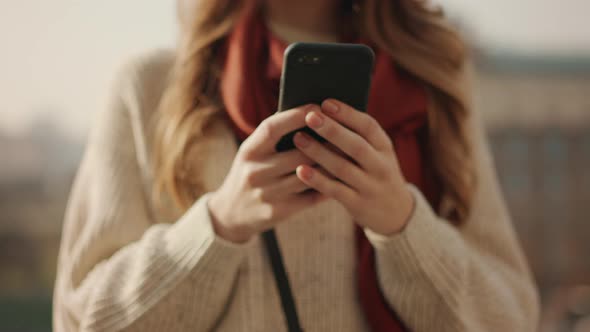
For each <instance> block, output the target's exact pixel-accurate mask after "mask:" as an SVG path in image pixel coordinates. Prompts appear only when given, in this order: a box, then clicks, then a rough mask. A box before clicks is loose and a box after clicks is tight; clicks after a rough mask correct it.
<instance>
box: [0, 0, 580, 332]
mask: <svg viewBox="0 0 590 332" xmlns="http://www.w3.org/2000/svg"><path fill="white" fill-rule="evenodd" d="M436 3H438V4H440V5H442V6H443V8H444V9H445V11H446V12H447V14H448V16H449V18H450V19H451V20H452V21H453V23H454V24H455V25H456V26H457V28H458V29H459V30H461V31H462V33H463V34H464V36H465V38H466V39H467V40H468V42H469V44H470V46H471V48H472V50H473V55H474V60H475V63H476V68H477V76H476V80H475V82H476V86H475V95H476V97H475V100H476V104H477V108H478V111H479V112H482V113H483V118H484V119H485V125H486V128H487V132H488V135H489V137H490V143H491V146H492V149H493V152H494V154H495V160H496V165H497V169H498V173H499V177H500V180H501V184H502V187H503V190H504V193H505V195H506V196H505V197H506V200H507V202H508V205H509V208H510V210H511V214H512V216H513V220H514V224H515V227H516V229H517V231H518V234H519V237H520V240H521V241H522V245H523V247H524V249H525V251H526V254H527V257H528V259H529V262H530V265H531V267H532V269H533V271H534V273H535V278H536V281H537V284H538V287H539V289H540V292H541V296H542V300H543V315H542V323H541V331H551V332H553V331H556V332H557V331H575V332H580V331H590V257H589V256H590V20H589V19H588V15H590V1H588V0H562V1H555V0H495V1H485V2H481V1H473V0H437V1H436ZM176 28H177V27H176V13H175V5H174V2H173V1H145V0H143V1H140V0H127V1H120V0H119V1H115V0H101V1H79V0H77V1H74V0H52V1H47V0H18V1H17V0H0V42H1V44H0V45H2V46H1V47H2V52H1V54H2V55H1V57H0V59H1V61H0V91H1V94H0V96H1V98H0V115H1V116H0V331H4V330H6V331H48V330H51V292H52V287H53V280H54V275H55V265H56V256H57V250H58V246H59V240H60V232H61V223H62V217H63V213H64V207H65V204H66V202H67V195H68V191H69V186H70V185H71V181H72V178H73V176H74V175H75V172H76V168H77V164H78V162H79V160H80V157H81V154H82V152H83V149H84V144H85V139H86V135H87V132H88V129H89V128H90V127H91V126H92V122H93V118H94V115H95V114H96V112H97V111H98V110H100V109H101V108H102V107H103V105H104V103H105V100H106V93H107V91H108V87H109V84H110V82H111V80H112V79H113V73H114V71H115V70H116V68H117V67H119V66H120V65H121V63H122V62H125V61H126V60H128V59H129V58H130V57H132V56H133V55H135V54H139V53H142V52H144V51H146V50H149V49H153V48H168V47H173V45H174V44H175V38H176V33H177V29H176Z"/></svg>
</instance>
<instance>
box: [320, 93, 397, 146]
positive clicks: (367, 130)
mask: <svg viewBox="0 0 590 332" xmlns="http://www.w3.org/2000/svg"><path fill="white" fill-rule="evenodd" d="M322 111H324V112H325V113H326V114H327V115H329V116H330V117H331V118H333V119H334V120H336V121H338V122H340V123H341V124H343V125H345V126H346V127H348V128H350V129H352V130H353V131H354V132H356V133H357V134H359V135H360V136H361V137H363V138H364V139H365V140H367V142H369V144H371V145H372V146H373V147H374V148H375V149H376V150H378V151H389V150H391V149H392V148H393V145H392V143H391V139H390V138H389V136H388V135H387V133H385V131H384V130H383V128H381V125H379V123H378V122H377V120H375V118H373V117H372V116H370V115H369V114H367V113H365V112H359V111H358V110H355V109H354V108H352V107H350V106H349V105H347V104H345V103H343V102H341V101H338V100H336V99H326V100H324V102H323V103H322Z"/></svg>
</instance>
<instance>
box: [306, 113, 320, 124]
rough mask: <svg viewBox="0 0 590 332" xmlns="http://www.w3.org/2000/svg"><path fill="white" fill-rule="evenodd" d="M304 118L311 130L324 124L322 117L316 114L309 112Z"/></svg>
mask: <svg viewBox="0 0 590 332" xmlns="http://www.w3.org/2000/svg"><path fill="white" fill-rule="evenodd" d="M305 118H306V120H307V124H308V125H309V126H310V127H312V128H320V127H321V126H322V125H323V124H324V117H323V116H322V115H320V113H318V112H311V113H309V114H307V116H306V117H305Z"/></svg>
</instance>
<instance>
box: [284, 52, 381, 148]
mask: <svg viewBox="0 0 590 332" xmlns="http://www.w3.org/2000/svg"><path fill="white" fill-rule="evenodd" d="M374 58H375V54H374V53H373V50H371V48H369V47H368V46H365V45H362V44H343V43H294V44H291V45H289V47H287V49H286V50H285V55H284V61H283V71H282V74H281V85H280V92H279V106H278V110H277V112H282V111H286V110H289V109H292V108H295V107H298V106H302V105H305V104H311V103H313V104H318V105H319V104H321V103H322V102H323V101H324V100H326V99H328V98H334V99H338V100H340V101H342V102H344V103H346V104H348V105H350V106H352V107H354V108H355V109H357V110H358V111H361V112H365V111H366V108H367V101H368V99H369V90H370V88H371V76H372V72H373V62H374ZM298 131H304V132H306V133H308V134H309V135H310V136H312V137H313V138H315V139H316V140H318V141H320V142H325V139H324V138H323V137H321V136H319V135H318V134H316V133H315V132H314V131H313V130H312V129H311V128H309V127H307V126H306V127H303V128H300V129H297V130H294V131H292V132H290V133H288V134H286V135H285V136H283V137H282V138H281V139H280V140H279V142H278V143H277V144H276V146H275V149H276V151H278V152H282V151H287V150H290V149H293V148H295V145H294V144H293V135H295V133H296V132H298Z"/></svg>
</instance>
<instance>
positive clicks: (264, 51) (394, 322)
mask: <svg viewBox="0 0 590 332" xmlns="http://www.w3.org/2000/svg"><path fill="white" fill-rule="evenodd" d="M286 46H287V44H286V43H285V42H283V41H282V40H280V39H278V38H276V37H275V36H273V35H272V33H270V31H269V30H268V29H267V27H266V25H265V24H264V22H263V20H262V18H261V16H260V15H257V14H253V13H247V14H245V15H243V16H242V18H241V19H240V20H238V22H237V24H236V26H235V28H234V30H233V32H232V33H231V35H230V36H229V38H228V40H227V43H226V45H225V49H224V54H223V57H225V63H224V67H223V72H222V76H221V85H220V89H221V96H222V100H223V102H224V105H225V107H226V111H227V114H228V115H229V118H230V120H231V123H232V126H233V128H234V131H235V134H236V136H237V138H238V139H239V140H240V141H242V140H244V139H245V138H246V137H248V135H250V134H251V133H252V132H253V131H254V129H256V127H257V126H258V124H259V123H260V122H261V121H262V120H264V119H265V118H266V117H268V116H271V115H272V114H273V113H274V112H275V110H276V109H277V103H278V93H279V83H280V76H281V68H282V65H283V52H284V50H285V48H286ZM375 53H376V59H375V61H376V63H375V72H374V74H373V81H372V84H371V86H372V88H371V92H370V96H369V104H368V108H367V111H368V113H369V114H370V115H371V116H373V117H374V118H375V119H377V121H378V122H379V124H381V126H382V127H383V128H384V130H385V131H386V132H387V134H388V135H389V137H390V138H391V139H392V142H393V143H394V145H395V151H396V154H397V157H398V159H399V162H400V167H401V170H402V173H403V175H404V176H405V178H406V180H407V181H408V182H411V183H413V184H415V185H416V186H417V187H418V188H420V189H421V191H422V192H423V193H424V194H425V196H426V197H427V198H428V199H429V201H430V203H431V204H433V206H436V205H435V204H438V196H439V191H438V186H437V184H436V181H435V180H434V179H435V177H434V173H433V171H432V169H430V168H428V167H427V166H428V165H430V162H428V160H427V159H424V158H425V157H426V156H427V154H426V153H425V152H426V150H425V149H424V147H425V142H426V140H425V139H426V136H427V135H426V123H427V113H426V107H427V97H426V94H425V91H424V89H423V87H422V86H421V85H420V84H418V83H417V82H416V81H415V80H414V79H412V78H411V77H410V76H409V75H406V74H404V73H402V71H401V70H400V69H399V68H398V67H397V66H396V65H395V63H394V62H393V61H392V59H391V57H390V56H388V55H387V54H386V53H385V52H383V51H380V50H378V49H376V50H375ZM355 227H356V248H357V268H358V271H357V281H358V296H359V302H360V304H361V307H362V308H363V311H364V314H365V317H366V319H367V322H368V323H369V325H370V326H371V328H372V330H373V331H374V332H386V331H387V332H395V331H406V330H407V328H405V327H404V325H403V324H402V322H401V321H400V319H399V318H398V316H397V315H396V313H395V311H394V308H391V307H390V306H389V305H388V303H387V301H386V299H385V297H384V296H383V294H382V293H381V290H380V288H379V283H378V279H377V273H376V269H375V252H374V249H373V247H372V245H371V244H370V242H369V240H368V239H367V238H366V236H365V234H364V232H363V230H362V228H360V227H359V226H355Z"/></svg>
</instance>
